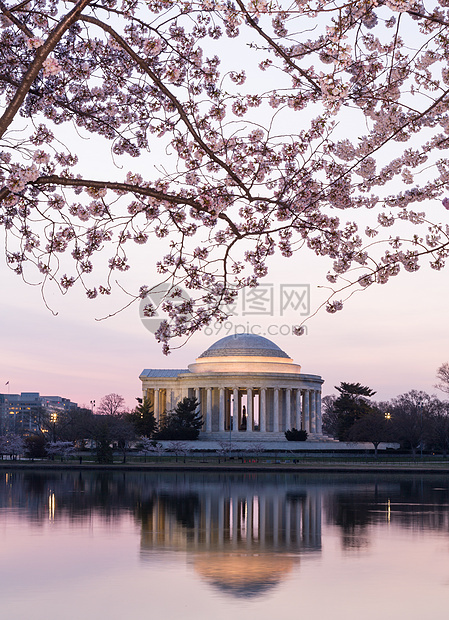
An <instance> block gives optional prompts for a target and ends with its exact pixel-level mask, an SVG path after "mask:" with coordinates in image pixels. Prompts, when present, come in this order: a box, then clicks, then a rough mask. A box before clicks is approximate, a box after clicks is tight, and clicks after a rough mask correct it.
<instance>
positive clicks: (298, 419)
mask: <svg viewBox="0 0 449 620" xmlns="http://www.w3.org/2000/svg"><path fill="white" fill-rule="evenodd" d="M295 413H296V417H295V421H296V426H295V428H296V429H297V430H298V431H299V430H301V428H302V420H301V390H299V389H298V390H296V406H295Z"/></svg>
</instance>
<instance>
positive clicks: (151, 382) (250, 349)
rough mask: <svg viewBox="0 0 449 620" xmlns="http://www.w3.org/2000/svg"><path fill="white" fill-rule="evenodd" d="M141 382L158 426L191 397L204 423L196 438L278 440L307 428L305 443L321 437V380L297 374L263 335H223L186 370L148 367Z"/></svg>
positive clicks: (288, 358) (297, 369)
mask: <svg viewBox="0 0 449 620" xmlns="http://www.w3.org/2000/svg"><path fill="white" fill-rule="evenodd" d="M140 380H141V381H142V391H143V397H144V398H147V399H149V401H150V403H152V405H153V407H154V415H155V418H156V421H157V422H159V421H160V420H162V419H163V416H164V415H165V412H166V411H170V410H171V409H174V408H175V407H176V405H177V403H178V402H179V401H180V400H181V399H182V398H184V397H186V396H188V397H189V398H192V397H194V396H195V397H196V398H197V399H198V401H199V403H200V411H201V414H202V416H203V420H204V425H203V429H202V431H201V433H200V439H211V440H228V439H229V438H230V437H231V438H232V441H235V440H236V441H239V440H245V441H248V440H250V441H251V440H252V441H270V440H271V441H278V440H282V439H283V440H285V436H284V432H285V431H286V430H288V429H291V428H297V429H304V430H306V431H307V433H308V440H309V441H321V440H322V439H323V434H322V424H321V385H322V383H323V379H322V378H321V377H320V376H318V375H309V374H303V373H301V366H299V365H298V364H295V363H294V362H293V360H292V358H290V357H289V356H288V355H287V354H286V353H285V352H284V351H282V349H280V348H279V347H278V346H277V345H276V344H274V342H271V340H268V339H267V338H263V337H262V336H256V335H253V334H235V335H232V336H226V337H225V338H222V339H221V340H218V341H217V342H215V343H214V344H213V345H212V346H210V347H209V348H208V349H207V350H206V351H204V353H202V354H201V355H200V356H199V357H198V358H197V359H196V361H195V362H194V363H193V364H190V365H189V367H188V368H187V369H153V368H150V369H146V370H143V371H142V374H141V375H140Z"/></svg>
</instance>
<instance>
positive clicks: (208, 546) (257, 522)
mask: <svg viewBox="0 0 449 620" xmlns="http://www.w3.org/2000/svg"><path fill="white" fill-rule="evenodd" d="M141 518H142V539H141V543H142V547H141V550H142V558H143V559H146V560H151V557H152V555H153V554H154V553H155V552H157V553H160V552H161V551H164V552H167V551H172V552H184V553H185V554H186V555H187V561H188V562H189V563H191V565H193V567H194V569H195V571H196V572H197V573H198V574H199V575H200V576H201V577H202V578H203V579H205V580H206V581H207V582H209V583H211V584H212V585H214V586H215V587H218V588H220V590H222V591H228V592H229V593H232V594H234V595H237V596H255V595H257V594H260V593H262V592H264V591H265V590H267V589H269V588H271V587H273V586H275V585H277V584H278V583H279V582H280V581H281V580H282V579H284V578H285V577H286V576H287V575H288V574H289V573H290V572H291V571H292V569H293V567H294V566H295V565H296V564H298V563H299V559H300V557H301V556H303V555H305V554H311V553H317V552H320V551H321V493H320V492H319V490H318V489H311V490H308V491H306V489H305V487H303V488H301V487H297V486H295V485H291V486H289V485H275V484H270V483H268V484H266V485H259V486H256V487H255V485H254V483H251V481H249V482H247V483H246V482H244V481H242V480H241V481H239V482H236V481H235V480H234V481H232V483H226V482H223V481H222V482H221V483H217V484H215V485H207V484H206V485H204V486H200V485H198V487H195V486H194V487H190V488H188V489H182V488H180V487H178V488H173V489H171V490H168V489H166V490H165V491H164V492H160V493H158V494H157V495H156V496H154V497H153V498H151V499H150V500H149V501H148V503H147V504H146V505H145V506H142V513H141Z"/></svg>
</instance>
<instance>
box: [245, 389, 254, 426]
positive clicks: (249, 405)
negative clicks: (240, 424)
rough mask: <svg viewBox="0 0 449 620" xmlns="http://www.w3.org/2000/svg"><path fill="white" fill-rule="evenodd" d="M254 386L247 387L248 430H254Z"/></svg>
mask: <svg viewBox="0 0 449 620" xmlns="http://www.w3.org/2000/svg"><path fill="white" fill-rule="evenodd" d="M253 419H254V415H253V388H246V432H247V433H252V432H253Z"/></svg>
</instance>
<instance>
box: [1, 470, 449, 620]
mask: <svg viewBox="0 0 449 620" xmlns="http://www.w3.org/2000/svg"><path fill="white" fill-rule="evenodd" d="M0 562H1V564H0V566H1V580H0V589H1V595H0V617H1V618H2V619H8V620H31V619H32V620H49V619H51V618H57V619H58V620H72V619H73V620H75V619H76V620H79V619H80V618H82V620H103V619H105V620H116V619H117V620H119V619H120V620H123V618H133V619H136V620H140V619H146V618H151V619H153V618H164V619H169V620H171V619H173V620H177V619H178V618H179V619H182V620H190V619H192V620H193V619H195V620H202V619H207V620H209V619H212V620H222V619H223V620H224V619H225V618H226V619H229V618H231V619H233V620H240V619H242V620H243V619H245V620H252V619H254V620H256V619H257V620H268V619H270V620H271V619H273V618H305V617H310V616H311V615H312V614H313V617H315V618H318V619H320V620H321V618H326V619H327V618H332V619H333V620H340V619H343V618H344V619H345V620H352V619H357V620H358V619H361V618H363V619H364V620H374V618H376V619H377V618H379V617H381V618H386V619H387V620H388V619H390V618H391V619H393V618H395V619H401V618H407V620H415V619H418V618H419V619H420V620H422V619H423V618H426V619H428V618H432V619H433V618H437V617H440V616H442V614H446V613H447V609H448V604H449V478H448V477H436V476H435V477H434V476H422V477H420V476H415V477H410V476H400V475H398V476H388V477H385V476H384V477H382V476H376V475H369V476H363V475H354V476H338V475H333V474H327V475H297V474H281V475H276V474H258V475H252V474H242V475H237V474H183V473H93V472H81V473H70V472H52V473H33V474H31V473H26V472H11V471H6V470H1V471H0Z"/></svg>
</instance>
